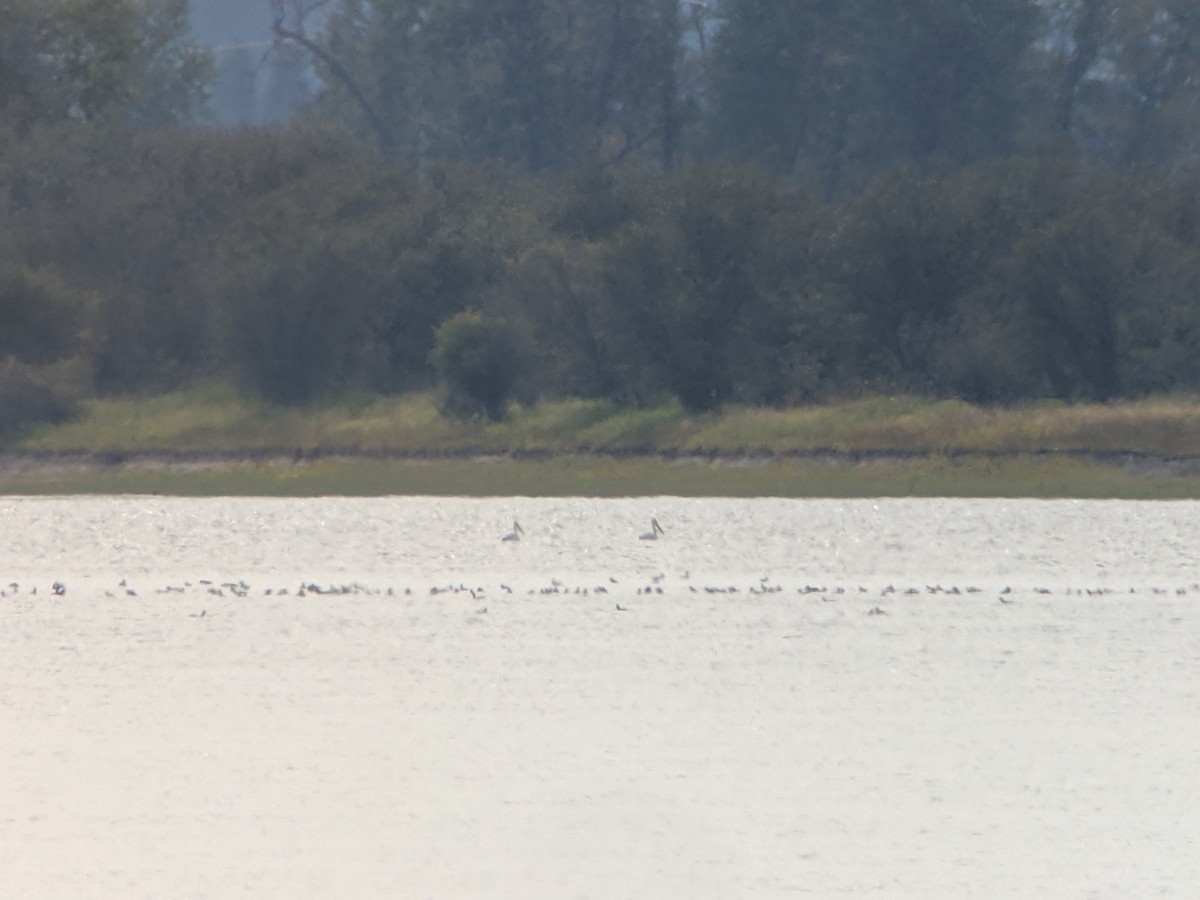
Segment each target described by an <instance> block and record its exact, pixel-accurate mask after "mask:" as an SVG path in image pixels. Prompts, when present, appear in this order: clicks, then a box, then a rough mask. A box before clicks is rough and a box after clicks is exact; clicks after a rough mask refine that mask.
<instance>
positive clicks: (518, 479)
mask: <svg viewBox="0 0 1200 900" xmlns="http://www.w3.org/2000/svg"><path fill="white" fill-rule="evenodd" d="M5 449H6V451H7V453H8V458H7V460H6V462H5V464H4V466H3V468H2V470H0V491H4V492H6V493H29V492H37V493H62V492H72V493H73V492H110V491H119V492H162V493H179V494H279V495H315V494H327V493H338V494H381V493H433V494H479V495H487V494H496V495H501V494H581V493H582V494H595V495H637V494H680V495H694V496H702V495H726V496H757V495H774V496H908V495H912V496H934V495H939V496H940V495H958V496H1071V497H1196V496H1200V401H1197V400H1195V399H1193V398H1158V399H1152V400H1145V401H1141V402H1138V403H1119V404H1106V405H1081V406H1067V405H1061V404H1042V405H1037V406H1029V407H1023V408H1019V409H989V408H980V407H975V406H971V405H968V404H965V403H959V402H952V401H944V402H930V401H925V400H919V399H916V398H911V397H881V398H871V399H866V400H858V401H854V402H849V403H843V404H837V405H831V406H822V407H805V408H799V409H792V410H764V409H744V408H734V409H728V410H725V411H723V412H721V413H718V414H711V415H704V416H689V415H687V414H685V413H684V411H683V410H682V409H681V408H679V407H678V406H676V405H665V406H662V407H658V408H655V409H649V410H636V411H628V410H619V409H616V408H614V407H613V406H611V405H610V404H607V403H604V402H600V401H582V400H572V401H562V402H558V403H548V404H543V405H540V406H537V407H533V408H529V409H514V410H513V412H512V415H511V416H510V417H509V419H508V420H507V421H506V422H503V423H499V424H478V423H464V422H456V421H452V420H447V419H444V418H442V417H441V416H440V415H439V414H438V411H437V408H436V404H435V401H434V399H433V397H431V396H430V395H426V394H412V395H406V396H402V397H388V398H384V397H373V396H357V397H350V398H342V399H340V400H339V401H338V402H337V403H329V404H325V405H314V406H309V407H305V408H302V409H293V408H283V407H273V406H267V405H264V404H260V403H255V402H253V401H249V400H247V399H246V398H244V397H241V396H239V395H238V394H237V393H236V392H235V391H233V390H231V389H229V388H228V387H225V386H220V385H210V386H207V387H204V388H198V389H194V390H190V391H187V392H182V393H178V394H173V395H168V396H162V397H157V398H151V399H144V400H137V401H135V400H99V401H95V402H93V403H91V404H90V405H89V406H88V408H87V409H86V410H85V412H84V414H83V415H82V416H81V417H80V418H78V419H77V420H76V421H74V422H71V423H68V424H64V425H59V426H54V427H45V428H41V429H38V430H37V431H34V432H31V433H29V434H26V435H24V436H22V437H21V438H20V439H19V440H16V441H12V442H10V443H9V444H8V446H7V447H6V448H5Z"/></svg>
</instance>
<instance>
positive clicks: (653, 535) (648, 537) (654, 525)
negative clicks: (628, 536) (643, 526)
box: [641, 519, 666, 541]
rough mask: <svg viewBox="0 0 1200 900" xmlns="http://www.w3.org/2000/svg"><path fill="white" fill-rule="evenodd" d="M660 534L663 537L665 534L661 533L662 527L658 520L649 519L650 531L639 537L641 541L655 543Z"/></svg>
mask: <svg viewBox="0 0 1200 900" xmlns="http://www.w3.org/2000/svg"><path fill="white" fill-rule="evenodd" d="M660 534H662V535H665V534H666V532H665V531H663V529H662V526H661V525H659V524H658V519H651V520H650V530H649V531H647V532H646V533H645V534H643V535H642V536H641V540H643V541H657V540H658V536H659V535H660Z"/></svg>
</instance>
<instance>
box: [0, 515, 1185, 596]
mask: <svg viewBox="0 0 1200 900" xmlns="http://www.w3.org/2000/svg"><path fill="white" fill-rule="evenodd" d="M524 536H525V529H523V528H522V527H521V523H520V522H518V521H516V520H515V519H514V520H513V523H512V530H511V531H508V532H506V533H505V534H504V535H503V536H502V537H501V538H500V540H501V541H502V542H511V541H520V540H521V539H522V537H524ZM665 536H666V531H665V530H664V529H663V527H662V525H660V524H659V522H658V519H656V518H651V520H650V530H649V531H646V532H643V533H642V534H640V535H638V539H639V540H642V541H657V540H659V538H661V537H665ZM666 578H667V576H666V575H665V574H664V573H659V574H657V575H654V576H652V577H651V578H650V579H649V580H648V581H644V582H642V583H636V582H635V583H633V584H632V585H628V584H627V585H626V586H625V587H624V588H619V587H617V585H618V584H619V582H618V581H617V579H616V578H614V577H612V576H608V583H607V584H587V585H576V586H573V587H572V586H569V585H567V584H566V583H565V582H563V581H561V580H560V579H558V578H552V579H551V580H550V582H549V583H548V584H547V585H544V586H541V587H531V588H527V589H525V593H526V594H528V595H538V596H548V595H568V594H569V595H574V596H579V597H587V596H590V595H604V594H609V593H610V590H611V591H612V592H617V591H620V592H622V593H624V594H625V595H626V596H637V597H650V596H655V595H662V594H663V593H664V583H665V582H666ZM679 579H680V581H682V582H683V585H682V586H675V587H674V590H686V591H688V592H689V593H693V594H700V593H703V594H710V595H712V594H725V595H736V594H746V595H750V596H764V595H771V594H781V593H784V591H785V589H784V587H783V586H782V585H781V584H779V583H778V582H773V581H772V580H771V579H770V578H768V577H766V576H764V577H762V578H761V579H759V580H758V581H757V582H756V583H752V584H750V585H748V586H744V587H742V586H738V585H732V584H699V583H694V582H692V580H691V572H690V571H688V572H683V573H682V574H680V575H679ZM499 590H500V591H502V592H503V593H504V594H513V593H514V590H513V588H512V587H511V586H510V585H508V584H505V583H501V584H500V585H499ZM1144 590H1145V591H1147V592H1148V593H1150V594H1152V595H1156V596H1164V595H1169V594H1172V593H1173V594H1174V595H1175V596H1178V597H1182V596H1186V595H1188V594H1190V593H1200V582H1197V583H1193V584H1190V585H1183V586H1177V587H1174V588H1165V587H1150V588H1146V589H1144ZM197 591H203V592H205V593H207V594H208V595H211V596H213V597H217V598H226V597H227V598H245V597H249V596H251V595H252V594H254V595H257V596H260V597H296V598H304V597H308V596H310V595H311V596H316V597H323V596H347V595H359V594H373V595H383V596H388V597H394V596H407V597H411V596H413V593H414V592H413V588H411V587H402V588H394V587H387V588H378V587H368V586H366V585H363V584H360V583H358V582H352V583H348V584H329V585H321V584H318V583H315V582H311V581H309V582H301V583H300V584H298V585H295V586H291V587H288V586H275V587H265V588H261V589H258V590H255V589H253V588H252V587H251V586H250V584H249V583H248V582H246V581H245V580H238V581H222V582H217V581H213V580H211V579H199V580H197V581H196V582H191V581H185V582H183V583H182V584H174V585H167V586H165V587H160V588H157V589H155V591H154V593H157V594H187V593H192V592H197ZM418 592H419V593H424V589H418ZM20 593H21V585H20V584H19V583H17V582H15V581H14V582H10V583H9V584H8V585H7V587H5V588H3V589H0V598H8V597H15V596H17V595H18V594H20ZM25 593H26V594H27V595H30V596H34V595H37V593H38V588H37V586H33V587H31V588H28V589H27V590H26V592H25ZM49 593H50V594H51V595H53V596H54V597H65V596H66V594H67V586H66V584H65V583H64V582H62V581H55V582H54V583H53V584H52V585H51V586H50V591H49ZM794 593H796V594H799V595H801V596H809V595H816V596H817V597H819V599H820V600H822V601H824V602H827V603H828V602H835V601H837V600H839V599H842V598H843V597H846V596H859V597H862V598H863V599H866V598H869V597H874V598H876V599H877V600H878V599H881V598H888V597H892V596H893V595H895V596H902V597H914V596H918V595H924V596H930V595H940V596H943V597H964V596H973V595H979V594H989V593H990V594H995V595H996V599H997V600H999V602H1001V603H1013V602H1014V601H1015V598H1016V597H1017V596H1018V595H1019V594H1021V593H1025V594H1032V595H1034V596H1039V595H1041V596H1045V595H1050V594H1055V593H1058V594H1059V595H1063V596H1080V597H1082V596H1088V597H1100V596H1109V595H1129V594H1137V593H1138V589H1137V588H1134V587H1129V588H1127V589H1117V588H1112V587H1095V588H1065V589H1062V588H1060V589H1059V590H1058V591H1054V590H1052V589H1050V588H1046V587H1040V586H1035V587H1032V588H1025V589H1021V590H1014V589H1013V588H1012V587H1011V586H1005V587H1003V588H1001V589H992V590H988V589H984V588H980V587H977V586H974V585H968V586H966V587H959V586H958V585H951V586H949V587H944V586H943V585H941V584H926V585H924V586H920V587H918V586H906V587H897V586H896V585H894V584H888V585H885V586H883V587H882V588H868V587H866V586H865V585H858V586H856V587H853V588H848V587H846V586H844V585H834V586H832V587H830V586H828V585H824V584H822V585H814V584H804V585H801V586H798V587H796V588H795V589H794ZM103 594H104V596H106V597H118V596H124V597H137V596H139V592H138V590H137V589H136V588H135V587H134V586H133V585H131V584H130V583H129V582H128V581H127V580H126V579H124V578H123V579H121V581H120V582H119V583H118V585H117V586H116V588H115V589H111V588H110V589H105V590H104V591H103ZM442 594H447V595H455V594H468V595H470V597H471V599H472V600H474V601H479V600H482V599H484V598H486V596H487V589H486V588H485V587H483V586H474V587H469V586H467V585H466V584H465V583H462V582H460V583H458V584H454V583H450V584H445V585H434V586H432V587H429V588H428V591H427V595H428V596H434V597H436V596H439V595H442ZM867 602H873V601H871V600H867ZM616 610H617V611H618V612H629V611H630V608H629V607H627V606H623V605H621V603H619V602H618V603H616ZM487 611H488V608H487V607H486V606H484V607H482V608H479V609H476V610H475V612H476V613H486V612H487ZM206 614H207V610H201V611H200V612H198V613H192V614H191V615H192V616H193V617H203V616H205V615H206ZM866 614H867V615H872V616H876V615H886V614H887V611H886V610H885V609H883V608H882V607H881V606H879V605H877V603H876V605H872V606H871V607H870V608H869V609H867V610H866Z"/></svg>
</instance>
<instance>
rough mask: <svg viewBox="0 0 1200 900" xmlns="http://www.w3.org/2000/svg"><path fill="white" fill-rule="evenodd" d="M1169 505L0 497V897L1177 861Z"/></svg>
mask: <svg viewBox="0 0 1200 900" xmlns="http://www.w3.org/2000/svg"><path fill="white" fill-rule="evenodd" d="M1198 513H1200V505H1197V504H1195V503H1187V502H1181V503H1131V502H1072V501H957V500H877V501H792V500H752V501H743V500H680V499H675V498H649V499H637V500H618V501H614V500H586V499H579V500H558V499H556V500H530V499H525V498H521V499H515V498H514V499H505V500H459V499H449V500H447V499H428V498H420V499H418V498H380V499H373V500H362V499H320V500H258V499H237V500H231V499H209V500H181V499H162V498H149V497H131V498H62V499H39V498H20V499H14V498H6V499H0V522H2V523H3V526H4V534H5V548H4V552H3V556H0V581H3V582H4V583H5V584H9V582H12V583H13V584H15V586H13V584H9V586H8V587H6V588H4V593H5V596H4V597H0V772H2V773H3V774H2V775H0V871H4V872H5V878H4V880H3V884H0V896H13V897H18V896H20V897H25V896H38V897H72V898H77V897H112V896H122V897H147V898H150V897H161V896H171V897H222V898H225V897H243V896H244V897H250V896H254V897H260V896H270V897H281V898H286V897H305V898H308V897H322V896H329V897H333V896H337V897H396V896H403V897H437V898H444V897H482V896H486V897H521V898H527V897H533V898H539V897H546V898H571V897H580V898H583V897H596V898H610V897H638V898H655V897H663V898H668V897H670V898H674V897H682V896H687V897H713V898H727V897H785V896H796V895H801V896H803V895H810V896H819V897H828V896H837V895H839V894H841V895H846V896H856V897H857V896H879V897H914V898H917V897H920V898H938V897H946V898H950V897H956V898H957V897H1011V896H1054V897H1081V898H1082V897H1124V896H1178V897H1186V896H1190V895H1191V893H1192V891H1193V889H1194V885H1195V884H1197V883H1200V852H1198V850H1200V810H1198V809H1197V806H1196V804H1195V798H1196V796H1197V795H1198V793H1200V776H1198V775H1197V773H1196V767H1195V765H1194V760H1195V747H1196V745H1197V739H1198V738H1200V712H1198V710H1200V696H1198V693H1200V689H1198V688H1197V687H1196V684H1197V679H1196V674H1197V672H1198V671H1200V618H1198V616H1197V613H1196V604H1197V601H1198V600H1200V586H1198V585H1197V583H1196V582H1197V580H1198V579H1200V572H1198V567H1197V559H1196V556H1197V553H1196V549H1195V542H1194V539H1193V536H1194V534H1195V532H1196V523H1197V517H1198ZM652 516H653V517H657V518H658V520H659V521H660V522H661V523H662V524H663V526H664V527H665V529H666V534H665V535H664V536H663V537H662V538H660V539H659V540H657V541H653V542H651V541H642V540H639V538H638V535H640V534H641V533H643V532H646V531H648V530H649V526H650V518H651V517H652ZM514 518H517V519H519V520H520V522H521V525H522V527H523V529H524V531H525V536H524V539H523V540H521V541H520V542H502V541H501V540H500V537H501V536H502V535H503V534H504V533H506V532H508V531H509V530H511V527H512V521H513V519H514ZM54 582H58V583H60V584H62V585H64V586H65V594H64V595H63V596H61V597H56V596H55V595H54V594H53V592H52V587H51V586H52V585H53V584H54ZM34 589H36V590H37V593H36V594H34V593H33V591H34ZM660 591H661V593H660ZM910 592H911V593H910ZM618 606H620V607H622V609H618Z"/></svg>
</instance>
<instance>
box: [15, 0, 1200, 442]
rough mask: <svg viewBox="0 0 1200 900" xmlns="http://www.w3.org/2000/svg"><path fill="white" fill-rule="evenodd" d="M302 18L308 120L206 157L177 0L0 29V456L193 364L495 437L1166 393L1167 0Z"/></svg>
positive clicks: (1183, 59)
mask: <svg viewBox="0 0 1200 900" xmlns="http://www.w3.org/2000/svg"><path fill="white" fill-rule="evenodd" d="M268 2H269V0H268ZM334 7H335V11H334V14H333V15H332V17H329V18H327V19H325V20H324V21H323V22H322V25H321V28H320V29H319V30H316V31H314V30H312V23H311V22H306V21H305V20H304V17H303V16H297V14H296V10H297V7H296V6H295V5H294V4H291V3H289V4H286V5H283V4H279V5H278V6H277V10H276V11H277V17H278V18H277V21H278V25H277V28H278V30H279V33H280V35H281V36H282V38H283V39H287V40H289V41H292V42H298V43H300V44H301V45H302V46H307V47H310V49H311V52H313V53H314V57H315V58H316V59H317V61H318V63H319V64H320V65H321V66H324V70H323V71H324V73H325V77H326V78H327V89H326V91H325V92H324V93H323V94H322V95H321V97H319V98H318V100H317V102H316V104H315V106H314V108H313V110H312V111H311V113H310V115H309V116H307V117H304V118H302V119H300V120H298V121H296V122H295V123H292V124H291V125H289V126H287V127H282V128H277V129H270V130H267V129H244V130H227V131H216V130H210V129H205V128H202V127H197V126H195V125H194V124H191V123H192V122H193V120H194V119H195V117H196V115H197V114H198V110H199V109H200V108H201V101H202V99H203V85H204V83H205V79H206V78H207V77H208V73H209V72H210V67H209V63H208V61H207V60H206V58H205V57H204V55H203V54H200V53H198V52H196V51H194V50H192V49H190V48H188V47H187V46H186V44H185V43H184V42H183V39H182V36H183V28H184V25H183V20H182V18H181V11H182V10H183V4H182V2H177V0H45V2H42V0H36V2H35V0H12V2H11V3H8V4H5V5H3V6H0V432H2V431H4V430H12V429H14V428H16V427H17V426H19V425H20V424H21V423H22V422H26V421H34V420H37V419H54V418H61V417H64V416H67V415H69V414H70V411H71V407H72V402H73V401H75V400H78V399H79V398H82V397H86V396H89V395H92V394H111V393H131V392H155V391H161V390H166V389H170V388H173V387H178V386H181V385H185V384H187V383H189V382H192V381H195V380H198V379H208V378H213V377H219V378H229V379H232V380H235V381H236V382H237V383H238V384H240V385H241V386H242V387H243V388H244V389H245V390H247V391H249V392H253V393H254V394H256V395H259V396H261V397H264V398H266V399H268V400H270V401H273V402H279V403H291V404H295V403H305V402H308V401H310V400H312V399H314V398H318V397H328V396H331V395H337V394H340V393H344V392H347V391H360V390H361V391H375V392H382V393H391V392H397V391H404V390H410V389H416V388H426V387H430V386H432V385H435V384H440V385H442V386H443V388H444V390H445V396H446V409H447V410H448V411H450V412H454V413H457V414H462V415H476V414H478V415H480V416H486V417H491V418H496V417H500V416H502V415H503V414H504V410H505V408H506V405H507V403H508V401H509V400H510V399H511V398H513V397H515V398H518V399H520V400H523V401H532V400H534V399H536V398H538V397H546V396H586V397H604V398H608V399H611V400H613V401H614V402H616V403H620V404H628V405H640V404H650V403H655V402H658V401H659V400H661V399H662V398H664V397H667V396H676V397H678V398H679V400H680V401H681V402H682V403H683V404H684V405H685V406H686V407H687V408H689V409H691V410H695V411H703V410H707V409H711V408H714V407H716V406H719V405H721V404H726V403H747V404H772V405H784V404H795V403H808V402H819V401H821V400H824V399H829V398H834V397H844V396H848V395H859V394H865V393H878V392H901V391H903V392H914V393H921V394H927V395H930V396H954V397H961V398H964V399H967V400H972V401H976V402H983V403H1011V402H1019V401H1024V400H1029V399H1033V398H1042V397H1056V398H1063V399H1068V400H1071V399H1089V400H1106V399H1110V398H1115V397H1130V396H1137V395H1140V394H1144V393H1148V392H1161V391H1193V390H1196V389H1198V388H1200V354H1198V353H1197V349H1198V347H1200V162H1197V161H1196V160H1195V150H1196V147H1197V143H1196V139H1197V137H1198V136H1200V110H1198V109H1197V103H1198V102H1200V90H1198V89H1197V87H1196V85H1197V83H1200V71H1198V68H1200V66H1198V63H1200V41H1197V40H1194V38H1200V13H1197V12H1194V11H1193V4H1190V3H1183V2H1178V3H1175V2H1173V0H1161V2H1157V3H1150V2H1145V3H1139V2H1130V3H1127V4H1121V5H1119V6H1118V5H1113V4H1109V3H1107V2H1102V0H1092V2H1089V0H1074V2H1072V0H1059V2H1054V3H1043V4H1035V3H1030V2H1024V0H990V2H985V0H968V2H963V0H959V2H955V3H951V2H949V0H946V2H941V0H923V2H920V3H911V4H895V3H885V2H882V0H879V2H874V0H861V2H845V3H841V4H826V3H808V2H797V3H793V4H780V3H768V2H761V0H740V2H733V0H725V2H723V3H710V4H708V5H703V4H685V5H684V6H683V7H680V5H679V4H677V3H676V2H675V0H602V2H597V0H592V2H589V3H582V2H579V3H575V2H574V0H567V2H556V3H553V4H551V3H538V2H509V0H491V2H488V3H482V2H475V0H453V2H446V3H443V4H423V3H416V2H406V0H389V2H384V0H375V2H367V0H354V2H350V0H346V2H340V3H337V4H334ZM151 25H153V27H150V26H151Z"/></svg>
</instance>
